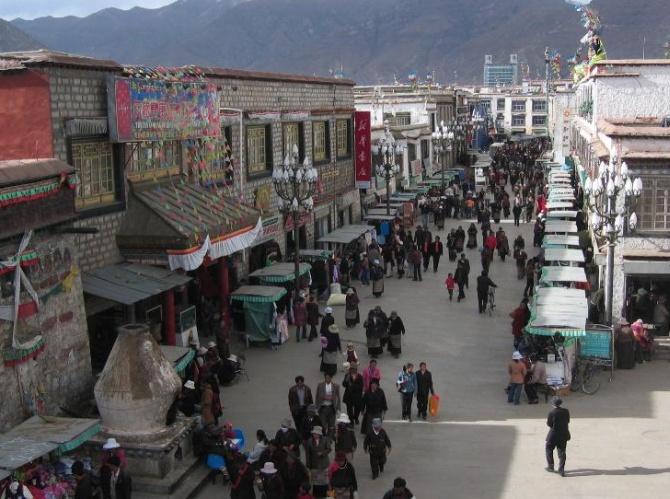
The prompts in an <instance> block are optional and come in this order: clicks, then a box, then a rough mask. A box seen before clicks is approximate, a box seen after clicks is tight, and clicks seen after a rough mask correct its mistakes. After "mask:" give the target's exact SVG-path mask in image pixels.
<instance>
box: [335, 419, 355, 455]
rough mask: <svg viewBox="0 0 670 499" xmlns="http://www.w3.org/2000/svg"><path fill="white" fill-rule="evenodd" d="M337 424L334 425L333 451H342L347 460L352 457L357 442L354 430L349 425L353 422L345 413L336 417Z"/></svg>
mask: <svg viewBox="0 0 670 499" xmlns="http://www.w3.org/2000/svg"><path fill="white" fill-rule="evenodd" d="M336 423H337V426H336V427H335V452H344V454H345V455H346V456H347V459H348V460H349V461H352V460H353V459H354V452H356V447H357V446H358V443H357V442H356V432H355V431H354V429H353V428H352V427H351V425H352V424H353V422H352V421H351V420H350V419H349V416H347V415H346V414H345V413H342V414H340V415H339V416H338V417H337V421H336Z"/></svg>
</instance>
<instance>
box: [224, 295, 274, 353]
mask: <svg viewBox="0 0 670 499" xmlns="http://www.w3.org/2000/svg"><path fill="white" fill-rule="evenodd" d="M285 295H286V289H285V288H282V287H279V286H241V287H239V288H238V289H236V290H235V291H233V292H232V293H231V295H230V298H231V300H233V301H236V302H240V303H242V305H243V310H244V322H243V324H244V327H243V329H242V330H243V331H244V332H245V334H246V336H245V339H246V341H247V343H249V342H266V341H270V340H271V339H272V338H271V335H272V330H271V327H270V326H271V324H272V323H273V316H274V312H275V302H276V301H278V300H280V299H281V298H282V297H284V296H285Z"/></svg>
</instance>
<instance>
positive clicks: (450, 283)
mask: <svg viewBox="0 0 670 499" xmlns="http://www.w3.org/2000/svg"><path fill="white" fill-rule="evenodd" d="M444 285H445V287H446V288H447V291H448V292H449V301H452V300H453V299H454V288H455V287H456V279H454V274H452V273H451V272H449V274H448V275H447V280H446V281H444ZM458 301H461V300H460V298H459V300H458Z"/></svg>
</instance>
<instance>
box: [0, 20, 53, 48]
mask: <svg viewBox="0 0 670 499" xmlns="http://www.w3.org/2000/svg"><path fill="white" fill-rule="evenodd" d="M43 47H44V45H42V44H41V43H39V42H38V41H37V40H35V39H34V38H32V37H31V36H29V35H28V34H26V33H25V32H23V31H21V30H20V29H19V28H17V27H16V26H14V25H13V24H11V23H8V22H7V21H3V20H2V19H0V52H10V51H12V50H35V49H40V48H43Z"/></svg>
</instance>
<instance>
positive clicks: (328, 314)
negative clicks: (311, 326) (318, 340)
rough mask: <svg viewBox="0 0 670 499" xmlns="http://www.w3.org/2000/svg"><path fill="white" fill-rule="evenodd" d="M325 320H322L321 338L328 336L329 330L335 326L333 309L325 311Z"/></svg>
mask: <svg viewBox="0 0 670 499" xmlns="http://www.w3.org/2000/svg"><path fill="white" fill-rule="evenodd" d="M323 313H324V314H325V315H324V316H323V319H321V329H320V331H319V333H320V335H321V336H326V334H327V333H328V328H329V327H330V326H332V325H333V324H335V317H333V308H332V307H326V308H324V309H323Z"/></svg>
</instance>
